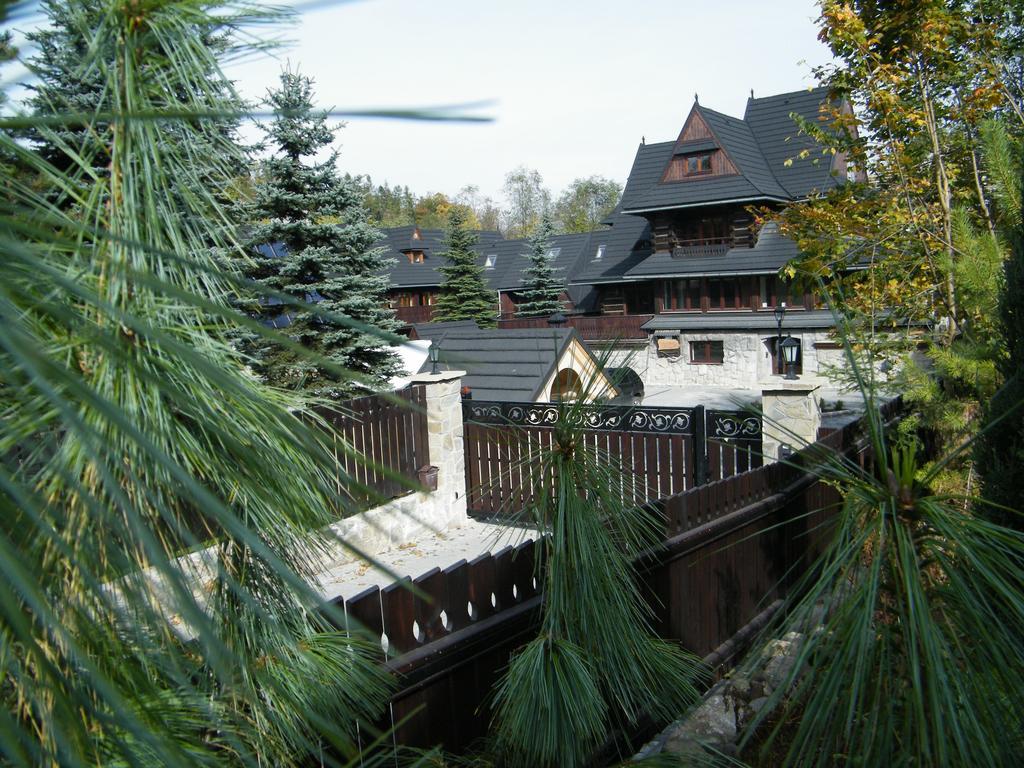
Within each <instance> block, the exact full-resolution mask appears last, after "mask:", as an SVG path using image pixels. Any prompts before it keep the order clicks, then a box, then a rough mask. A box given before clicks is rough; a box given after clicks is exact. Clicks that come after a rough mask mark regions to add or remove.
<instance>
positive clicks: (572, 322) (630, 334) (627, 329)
mask: <svg viewBox="0 0 1024 768" xmlns="http://www.w3.org/2000/svg"><path fill="white" fill-rule="evenodd" d="M653 317H654V315H570V316H569V317H568V318H566V325H568V326H569V327H570V328H575V329H576V330H577V331H579V333H580V336H582V337H583V338H584V340H586V341H618V340H620V339H646V338H647V337H648V336H649V334H648V332H647V331H645V330H644V329H643V326H644V324H645V323H647V322H649V321H650V320H651V319H652V318H653ZM498 327H499V328H550V327H551V326H550V325H548V319H547V318H546V317H530V318H524V317H516V318H510V319H501V320H498Z"/></svg>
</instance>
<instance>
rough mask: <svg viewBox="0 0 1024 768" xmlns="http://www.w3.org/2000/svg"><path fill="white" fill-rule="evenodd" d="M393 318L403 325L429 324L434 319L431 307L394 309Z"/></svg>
mask: <svg viewBox="0 0 1024 768" xmlns="http://www.w3.org/2000/svg"><path fill="white" fill-rule="evenodd" d="M394 309H395V317H397V318H398V319H399V320H401V321H402V322H403V323H429V322H430V321H431V320H432V319H433V318H434V308H433V307H432V306H420V307H395V308H394Z"/></svg>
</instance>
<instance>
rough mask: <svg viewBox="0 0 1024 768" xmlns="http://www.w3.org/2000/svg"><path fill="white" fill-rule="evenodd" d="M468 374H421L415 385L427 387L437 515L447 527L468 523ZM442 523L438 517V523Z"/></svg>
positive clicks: (418, 375)
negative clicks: (464, 384)
mask: <svg viewBox="0 0 1024 768" xmlns="http://www.w3.org/2000/svg"><path fill="white" fill-rule="evenodd" d="M464 375H465V371H443V372H442V373H433V374H432V373H420V374H417V375H415V376H413V377H412V380H411V383H412V384H420V385H423V386H424V387H426V395H427V408H426V409H427V446H428V449H429V450H430V463H431V464H432V465H434V466H435V467H437V469H438V472H437V490H436V491H434V493H432V494H430V495H431V496H433V497H434V499H435V507H436V509H437V512H436V514H437V515H438V516H440V517H443V518H444V520H443V522H444V524H445V525H448V526H459V525H462V523H463V522H465V521H466V517H467V516H466V466H465V456H464V453H463V425H462V377H463V376H464ZM439 522H442V521H441V520H437V519H436V518H435V523H439Z"/></svg>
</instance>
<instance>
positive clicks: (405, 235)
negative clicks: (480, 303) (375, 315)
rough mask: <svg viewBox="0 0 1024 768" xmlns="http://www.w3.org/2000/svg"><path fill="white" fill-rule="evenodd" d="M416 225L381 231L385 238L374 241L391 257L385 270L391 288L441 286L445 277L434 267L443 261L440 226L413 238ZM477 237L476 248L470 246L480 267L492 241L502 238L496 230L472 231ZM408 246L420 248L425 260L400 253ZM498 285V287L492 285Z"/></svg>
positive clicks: (421, 232) (422, 230) (386, 257)
mask: <svg viewBox="0 0 1024 768" xmlns="http://www.w3.org/2000/svg"><path fill="white" fill-rule="evenodd" d="M414 229H415V227H412V226H405V227H393V228H391V229H385V230H383V233H384V239H383V240H381V241H380V242H379V243H377V246H378V247H381V248H383V249H384V256H383V258H385V259H394V263H393V264H392V265H391V267H390V268H389V269H388V274H389V276H390V277H391V285H392V287H393V288H422V287H427V286H434V285H440V284H441V282H442V280H443V279H444V276H443V275H442V274H441V273H440V272H438V271H437V268H438V267H439V266H441V265H442V264H444V263H445V262H444V257H443V256H442V255H441V254H442V253H443V252H444V250H445V245H444V230H443V229H422V228H421V229H420V239H419V240H418V241H414V240H413V239H412V233H413V230H414ZM475 234H476V235H477V238H478V242H477V245H476V247H475V248H474V249H473V250H475V251H476V252H477V253H478V254H480V258H479V260H478V262H479V264H480V265H481V266H483V260H484V254H485V253H487V252H489V251H488V250H487V249H488V248H489V247H490V246H491V244H492V243H494V242H495V241H500V240H501V235H500V234H499V233H498V232H490V231H483V232H477V233H475ZM411 247H415V248H419V249H421V250H422V251H423V254H424V260H423V263H421V264H414V263H412V262H410V261H409V257H408V256H406V254H404V253H402V251H403V250H409V249H410V248H411ZM493 287H495V288H496V287H497V286H493Z"/></svg>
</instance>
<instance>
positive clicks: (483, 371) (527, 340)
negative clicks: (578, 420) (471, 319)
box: [414, 323, 580, 402]
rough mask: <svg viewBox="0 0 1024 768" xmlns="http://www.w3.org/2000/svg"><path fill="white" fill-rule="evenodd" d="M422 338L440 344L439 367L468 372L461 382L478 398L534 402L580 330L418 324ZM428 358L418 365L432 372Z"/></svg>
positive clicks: (417, 327)
mask: <svg viewBox="0 0 1024 768" xmlns="http://www.w3.org/2000/svg"><path fill="white" fill-rule="evenodd" d="M414 327H415V329H416V332H417V334H418V335H419V338H421V339H428V340H430V341H432V342H434V343H435V344H437V345H438V347H439V349H440V356H439V362H438V366H439V367H440V368H441V370H445V371H449V370H456V371H465V372H466V375H465V376H464V377H463V379H462V383H463V384H465V385H466V386H468V387H469V388H470V389H471V390H472V391H473V397H474V398H475V399H477V400H499V401H504V402H533V401H534V400H536V398H537V397H538V396H539V395H540V394H541V393H542V390H543V387H544V385H545V384H546V383H547V381H548V379H550V378H551V374H552V373H554V370H555V366H556V364H557V363H558V360H559V358H560V357H561V356H562V354H563V353H564V352H565V349H566V347H568V346H569V344H570V342H571V341H572V340H573V339H579V338H580V337H579V334H578V333H577V332H576V330H575V329H573V328H524V329H506V328H498V329H491V328H472V327H465V326H462V327H452V324H449V323H419V324H417V325H416V326H414ZM430 366H431V363H430V361H429V360H428V361H427V362H425V363H424V365H423V367H422V368H421V369H420V372H421V373H424V372H426V371H429V370H430Z"/></svg>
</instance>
